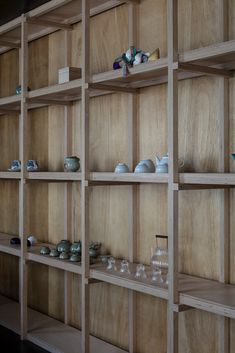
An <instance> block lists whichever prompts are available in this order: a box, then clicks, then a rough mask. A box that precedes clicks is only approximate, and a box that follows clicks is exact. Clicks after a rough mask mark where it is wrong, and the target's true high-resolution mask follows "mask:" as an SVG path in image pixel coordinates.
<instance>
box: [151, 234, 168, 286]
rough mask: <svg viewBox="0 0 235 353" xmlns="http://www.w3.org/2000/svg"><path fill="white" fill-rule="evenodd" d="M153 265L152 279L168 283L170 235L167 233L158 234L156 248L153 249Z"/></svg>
mask: <svg viewBox="0 0 235 353" xmlns="http://www.w3.org/2000/svg"><path fill="white" fill-rule="evenodd" d="M160 240H161V245H160ZM164 243H165V244H164ZM163 244H164V245H163ZM151 265H152V281H153V282H157V283H163V282H165V283H168V280H167V278H168V276H167V275H168V237H167V236H166V235H156V248H155V249H154V250H153V251H152V257H151Z"/></svg>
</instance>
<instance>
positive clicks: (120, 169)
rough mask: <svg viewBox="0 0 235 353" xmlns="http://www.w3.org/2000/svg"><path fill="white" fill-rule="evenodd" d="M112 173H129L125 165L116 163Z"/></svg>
mask: <svg viewBox="0 0 235 353" xmlns="http://www.w3.org/2000/svg"><path fill="white" fill-rule="evenodd" d="M114 173H129V168H128V166H127V165H126V164H125V163H118V164H117V165H116V167H115V170H114Z"/></svg>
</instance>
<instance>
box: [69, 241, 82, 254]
mask: <svg viewBox="0 0 235 353" xmlns="http://www.w3.org/2000/svg"><path fill="white" fill-rule="evenodd" d="M70 252H71V253H72V254H81V252H82V243H81V241H80V240H79V241H75V242H74V243H73V244H72V245H71V247H70Z"/></svg>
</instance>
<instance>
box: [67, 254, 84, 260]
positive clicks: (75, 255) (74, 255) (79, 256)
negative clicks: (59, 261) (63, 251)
mask: <svg viewBox="0 0 235 353" xmlns="http://www.w3.org/2000/svg"><path fill="white" fill-rule="evenodd" d="M69 260H70V261H72V262H80V261H81V255H80V254H78V253H75V254H72V255H71V256H70V258H69Z"/></svg>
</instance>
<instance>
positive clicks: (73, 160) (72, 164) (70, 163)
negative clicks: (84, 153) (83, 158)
mask: <svg viewBox="0 0 235 353" xmlns="http://www.w3.org/2000/svg"><path fill="white" fill-rule="evenodd" d="M79 168H80V158H78V157H76V156H71V157H65V159H64V171H65V172H77V171H78V170H79Z"/></svg>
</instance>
